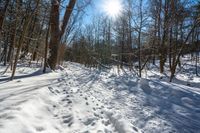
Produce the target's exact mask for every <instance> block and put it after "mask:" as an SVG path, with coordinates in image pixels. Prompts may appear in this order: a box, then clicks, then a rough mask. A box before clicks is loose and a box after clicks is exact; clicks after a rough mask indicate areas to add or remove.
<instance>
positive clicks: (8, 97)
mask: <svg viewBox="0 0 200 133" xmlns="http://www.w3.org/2000/svg"><path fill="white" fill-rule="evenodd" d="M186 65H190V64H186ZM187 68H188V69H186V68H185V69H183V70H181V72H180V73H179V74H178V75H177V76H176V78H175V79H174V81H173V83H169V82H168V78H167V77H166V76H167V75H165V76H163V79H162V80H161V79H159V77H160V75H159V72H158V71H157V70H156V68H152V69H151V71H150V70H148V71H147V72H146V74H147V75H146V76H145V77H146V78H142V79H139V78H137V77H136V76H134V73H133V72H130V71H128V70H126V69H124V70H123V71H122V70H121V71H119V72H118V70H117V69H116V68H115V67H113V68H112V69H110V70H101V71H100V70H96V69H89V68H86V67H84V66H83V65H80V64H77V63H72V62H67V63H66V64H65V65H64V68H62V67H60V69H58V70H57V71H55V72H51V71H49V72H48V73H46V74H42V71H41V69H40V68H38V67H37V66H32V67H26V66H19V67H18V69H17V77H16V79H15V80H13V81H9V82H8V81H7V78H8V76H9V75H10V72H9V71H8V72H7V73H6V74H4V75H1V76H0V133H39V132H41V133H140V132H144V133H200V78H199V77H197V76H191V75H194V74H191V73H192V72H193V67H192V66H191V65H190V67H188V66H187ZM4 70H5V67H3V66H0V73H1V72H3V71H4ZM144 75H145V73H144Z"/></svg>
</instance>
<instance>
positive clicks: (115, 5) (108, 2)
mask: <svg viewBox="0 0 200 133" xmlns="http://www.w3.org/2000/svg"><path fill="white" fill-rule="evenodd" d="M102 6H103V11H104V12H105V13H106V15H107V16H109V17H111V18H117V17H119V16H120V14H121V12H122V2H121V0H105V2H104V3H103V5H102Z"/></svg>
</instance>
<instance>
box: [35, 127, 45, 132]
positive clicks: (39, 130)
mask: <svg viewBox="0 0 200 133" xmlns="http://www.w3.org/2000/svg"><path fill="white" fill-rule="evenodd" d="M35 130H36V131H37V132H42V131H44V130H45V128H44V127H40V126H38V127H35Z"/></svg>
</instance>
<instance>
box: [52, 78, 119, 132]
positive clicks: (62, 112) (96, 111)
mask: <svg viewBox="0 0 200 133" xmlns="http://www.w3.org/2000/svg"><path fill="white" fill-rule="evenodd" d="M66 81H68V80H67V79H66V80H62V82H61V83H59V85H58V86H57V87H55V88H53V87H49V90H50V92H52V93H53V94H55V95H59V94H61V95H63V96H64V97H63V98H62V99H61V101H60V104H61V105H62V106H63V107H60V108H59V109H58V108H57V107H56V106H54V107H55V108H56V110H58V111H57V112H56V114H55V115H54V117H55V118H56V119H59V120H60V121H61V123H62V124H64V125H67V126H68V127H71V126H72V125H73V123H74V119H75V118H77V117H78V116H76V114H72V113H73V111H72V109H73V98H81V99H83V100H84V101H85V106H88V107H90V108H91V110H90V111H89V112H93V116H92V117H91V118H77V119H78V120H79V121H80V122H81V123H83V124H84V125H86V126H95V125H96V123H97V122H101V123H102V124H103V125H105V129H103V130H98V131H97V132H98V133H113V132H112V131H110V130H108V129H107V128H106V127H108V126H110V127H112V128H113V131H114V132H116V130H117V129H115V125H114V124H115V123H112V121H110V119H109V118H108V116H107V115H106V114H105V113H106V112H105V110H109V109H110V108H111V107H109V106H108V107H104V105H105V104H103V102H104V101H102V100H101V99H100V98H96V97H95V96H94V95H93V93H94V92H92V90H91V91H87V92H85V91H84V89H83V90H80V89H78V90H77V91H76V92H73V90H72V89H71V88H70V87H73V85H72V83H71V81H68V83H67V82H66ZM63 82H64V84H63ZM77 113H78V112H77ZM85 132H87V133H90V132H89V131H85Z"/></svg>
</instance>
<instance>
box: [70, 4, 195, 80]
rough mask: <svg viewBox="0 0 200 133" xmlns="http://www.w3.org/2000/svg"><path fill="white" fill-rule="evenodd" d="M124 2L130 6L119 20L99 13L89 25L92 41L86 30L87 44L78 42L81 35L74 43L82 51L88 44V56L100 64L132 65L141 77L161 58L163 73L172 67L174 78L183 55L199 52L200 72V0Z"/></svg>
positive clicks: (171, 76) (161, 70)
mask: <svg viewBox="0 0 200 133" xmlns="http://www.w3.org/2000/svg"><path fill="white" fill-rule="evenodd" d="M123 6H126V7H125V8H124V10H123V12H122V13H121V15H120V16H118V18H117V19H116V21H112V20H111V19H110V18H106V17H105V19H103V18H102V15H101V17H100V16H96V18H99V20H98V21H92V22H91V24H90V25H89V26H87V27H93V30H89V28H86V29H87V30H89V31H90V32H89V33H91V34H90V35H89V36H90V39H89V41H88V40H87V39H86V38H87V35H86V34H81V36H82V37H81V38H82V39H83V38H84V40H85V41H84V46H83V47H79V46H78V45H80V46H82V44H80V43H77V40H81V38H79V37H77V40H76V41H74V43H72V44H73V46H74V45H75V46H76V47H74V48H75V49H79V50H80V51H81V49H82V50H83V49H84V48H86V49H87V51H86V53H84V55H87V53H90V54H89V55H88V58H89V57H91V56H92V57H95V59H96V64H104V65H110V64H118V65H120V66H121V68H122V67H123V66H128V67H129V68H130V70H134V71H135V70H137V73H136V74H137V75H138V76H139V77H142V70H143V69H145V67H146V66H147V65H148V64H149V63H153V64H154V65H155V64H156V60H158V61H159V69H160V73H161V75H162V74H164V73H165V72H166V71H167V70H169V71H170V75H169V77H170V81H172V79H173V78H174V76H175V73H176V70H177V66H179V67H181V56H182V55H183V54H186V53H194V52H195V53H196V54H195V55H196V58H195V59H196V73H198V70H197V69H198V67H197V65H198V57H199V55H198V53H199V45H198V44H199V3H198V2H191V1H189V0H185V1H181V0H151V1H149V2H147V1H143V0H136V1H131V0H127V1H126V2H124V5H123ZM101 20H102V21H101ZM105 44H108V45H105ZM107 46H109V47H107ZM90 47H92V48H91V49H90ZM72 49H73V47H72ZM102 50H103V52H102ZM69 51H70V50H69ZM69 51H68V52H69ZM72 53H73V52H72ZM91 53H93V54H91ZM102 53H103V54H102ZM73 55H75V53H74V54H73ZM105 58H106V60H107V61H106V62H105ZM90 61H91V62H92V60H90ZM168 68H169V69H168ZM165 69H166V70H165ZM135 72H136V71H135ZM161 78H162V76H161Z"/></svg>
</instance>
